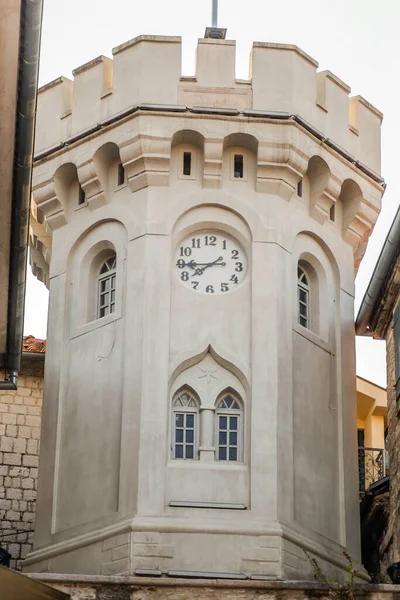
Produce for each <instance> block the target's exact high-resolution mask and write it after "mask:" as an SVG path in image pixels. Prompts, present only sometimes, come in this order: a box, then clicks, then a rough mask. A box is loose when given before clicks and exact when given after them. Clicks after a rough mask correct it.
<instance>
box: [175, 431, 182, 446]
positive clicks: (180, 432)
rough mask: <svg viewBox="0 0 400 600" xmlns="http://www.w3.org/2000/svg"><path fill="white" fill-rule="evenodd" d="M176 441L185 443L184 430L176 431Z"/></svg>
mask: <svg viewBox="0 0 400 600" xmlns="http://www.w3.org/2000/svg"><path fill="white" fill-rule="evenodd" d="M175 441H176V442H180V443H183V429H175Z"/></svg>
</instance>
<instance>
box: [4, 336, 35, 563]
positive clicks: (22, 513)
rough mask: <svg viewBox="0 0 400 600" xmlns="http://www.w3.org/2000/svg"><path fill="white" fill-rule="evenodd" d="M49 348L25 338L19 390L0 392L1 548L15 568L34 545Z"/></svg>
mask: <svg viewBox="0 0 400 600" xmlns="http://www.w3.org/2000/svg"><path fill="white" fill-rule="evenodd" d="M45 350H46V342H45V341H44V340H38V339H36V338H34V337H32V336H25V337H24V341H23V347H22V366H21V371H20V376H19V384H18V390H0V547H1V548H3V549H4V550H6V551H7V552H8V553H9V554H10V555H11V556H10V566H11V568H13V569H20V568H21V562H22V560H23V559H24V558H25V557H26V556H27V555H28V553H29V552H30V551H31V549H32V544H33V530H34V524H35V506H36V493H37V479H38V466H39V465H38V462H39V444H40V424H41V416H42V399H43V375H44V358H45Z"/></svg>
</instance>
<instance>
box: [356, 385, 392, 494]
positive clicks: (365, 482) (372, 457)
mask: <svg viewBox="0 0 400 600" xmlns="http://www.w3.org/2000/svg"><path fill="white" fill-rule="evenodd" d="M386 429H387V393H386V389H385V388H382V387H380V386H379V385H376V384H375V383H372V382H371V381H368V380H366V379H363V378H362V377H357V438H358V439H357V441H358V465H359V480H360V481H359V483H360V496H362V495H363V494H364V493H365V492H366V491H367V490H368V488H369V487H370V486H371V484H374V483H376V482H377V481H380V480H381V479H383V478H384V477H386V476H387V474H388V469H389V460H388V452H387V438H386Z"/></svg>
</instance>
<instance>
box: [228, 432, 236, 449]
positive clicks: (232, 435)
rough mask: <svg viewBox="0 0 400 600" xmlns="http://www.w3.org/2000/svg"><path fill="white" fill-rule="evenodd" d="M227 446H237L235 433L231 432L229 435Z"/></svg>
mask: <svg viewBox="0 0 400 600" xmlns="http://www.w3.org/2000/svg"><path fill="white" fill-rule="evenodd" d="M229 444H230V445H231V446H237V432H236V431H231V432H230V434H229Z"/></svg>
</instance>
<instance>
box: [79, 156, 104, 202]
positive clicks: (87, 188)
mask: <svg viewBox="0 0 400 600" xmlns="http://www.w3.org/2000/svg"><path fill="white" fill-rule="evenodd" d="M77 170H78V179H79V183H80V184H81V186H82V189H83V191H84V192H85V198H86V202H87V204H88V206H89V208H90V210H95V209H96V208H99V207H100V206H104V205H105V204H107V196H106V193H105V190H104V185H103V183H102V181H101V179H100V177H99V174H98V173H97V172H96V166H95V163H94V158H93V157H91V158H89V159H88V160H86V161H85V162H82V163H81V164H79V165H77Z"/></svg>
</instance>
